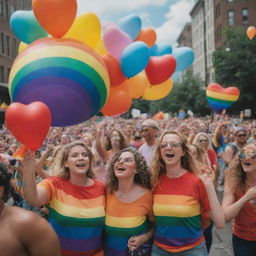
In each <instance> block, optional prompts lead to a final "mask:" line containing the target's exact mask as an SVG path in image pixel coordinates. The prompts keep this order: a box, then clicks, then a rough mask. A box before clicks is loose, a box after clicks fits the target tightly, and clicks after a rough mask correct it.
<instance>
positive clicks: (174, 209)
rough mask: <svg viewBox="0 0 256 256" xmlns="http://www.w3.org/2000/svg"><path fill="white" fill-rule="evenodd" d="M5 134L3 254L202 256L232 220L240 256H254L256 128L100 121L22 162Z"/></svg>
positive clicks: (235, 122) (0, 168)
mask: <svg viewBox="0 0 256 256" xmlns="http://www.w3.org/2000/svg"><path fill="white" fill-rule="evenodd" d="M0 136H1V140H0V161H1V162H2V163H1V165H0V223H2V227H4V228H2V229H1V230H2V231H4V233H3V232H0V249H1V250H0V255H45V256H47V255H56V256H58V255H62V256H70V255H72V256H75V255H77V256H78V255H79V256H83V255H86V256H100V255H106V256H127V255H130V256H132V255H133V256H139V255H140V256H149V255H152V256H168V255H177V256H194V255H196V256H205V255H208V253H209V251H210V249H211V243H212V227H213V225H215V227H216V228H218V229H221V228H224V226H225V223H227V222H229V221H231V220H232V221H233V224H232V238H233V240H232V241H233V249H234V255H235V256H255V255H256V121H255V120H240V119H236V118H231V117H229V116H223V115H218V116H215V118H214V119H213V118H210V117H209V118H195V117H189V118H187V119H179V118H176V117H174V118H168V119H161V120H154V119H153V118H152V119H122V118H114V119H110V118H98V119H97V118H94V119H93V120H90V121H87V122H85V123H82V124H78V125H75V126H72V127H65V128H64V127H55V128H51V129H50V131H49V134H48V136H47V138H46V140H45V142H44V144H43V145H42V147H41V148H40V149H39V150H38V151H37V152H32V151H29V150H28V151H27V152H26V153H25V155H24V158H23V160H21V161H18V160H17V159H15V158H14V157H13V154H14V153H15V151H16V150H17V149H18V148H19V146H20V145H19V143H18V142H17V141H16V140H15V139H14V137H13V136H12V135H11V134H10V133H9V132H8V130H6V129H5V128H4V127H3V128H2V129H1V130H0ZM216 191H218V192H222V191H224V192H223V199H222V202H220V201H219V199H218V197H217V193H216ZM10 196H11V197H12V200H9V201H8V202H9V203H8V204H6V203H5V202H7V200H8V199H9V197H10ZM10 204H13V206H10ZM22 208H25V209H27V210H29V211H26V210H24V209H22ZM8 212H9V213H8ZM38 215H40V216H38ZM44 219H47V220H48V223H49V224H47V222H46V221H45V220H44ZM10 223H13V225H10ZM35 223H36V224H35ZM23 230H25V231H23ZM40 230H41V231H40ZM8 232H9V233H10V234H11V237H10V238H9V237H8V236H7V237H6V234H7V233H8ZM48 234H49V235H48ZM31 237H35V238H36V237H37V238H38V239H39V240H40V241H41V242H40V243H33V242H31V241H30V239H31ZM1 251H3V252H4V254H1V253H2V252H1ZM39 251H40V253H41V254H40V253H39Z"/></svg>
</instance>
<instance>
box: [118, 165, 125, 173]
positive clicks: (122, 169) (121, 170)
mask: <svg viewBox="0 0 256 256" xmlns="http://www.w3.org/2000/svg"><path fill="white" fill-rule="evenodd" d="M117 170H118V171H120V172H123V171H125V168H124V167H121V166H120V167H118V168H117Z"/></svg>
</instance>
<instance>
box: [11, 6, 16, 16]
mask: <svg viewBox="0 0 256 256" xmlns="http://www.w3.org/2000/svg"><path fill="white" fill-rule="evenodd" d="M14 12H15V6H14V5H13V4H10V16H11V15H12V14H13V13H14Z"/></svg>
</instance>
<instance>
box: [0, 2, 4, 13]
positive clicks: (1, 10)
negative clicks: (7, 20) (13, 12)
mask: <svg viewBox="0 0 256 256" xmlns="http://www.w3.org/2000/svg"><path fill="white" fill-rule="evenodd" d="M3 14H4V7H3V0H0V15H1V16H3Z"/></svg>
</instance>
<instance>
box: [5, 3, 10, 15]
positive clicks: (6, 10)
mask: <svg viewBox="0 0 256 256" xmlns="http://www.w3.org/2000/svg"><path fill="white" fill-rule="evenodd" d="M5 17H6V19H9V4H8V1H5Z"/></svg>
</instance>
